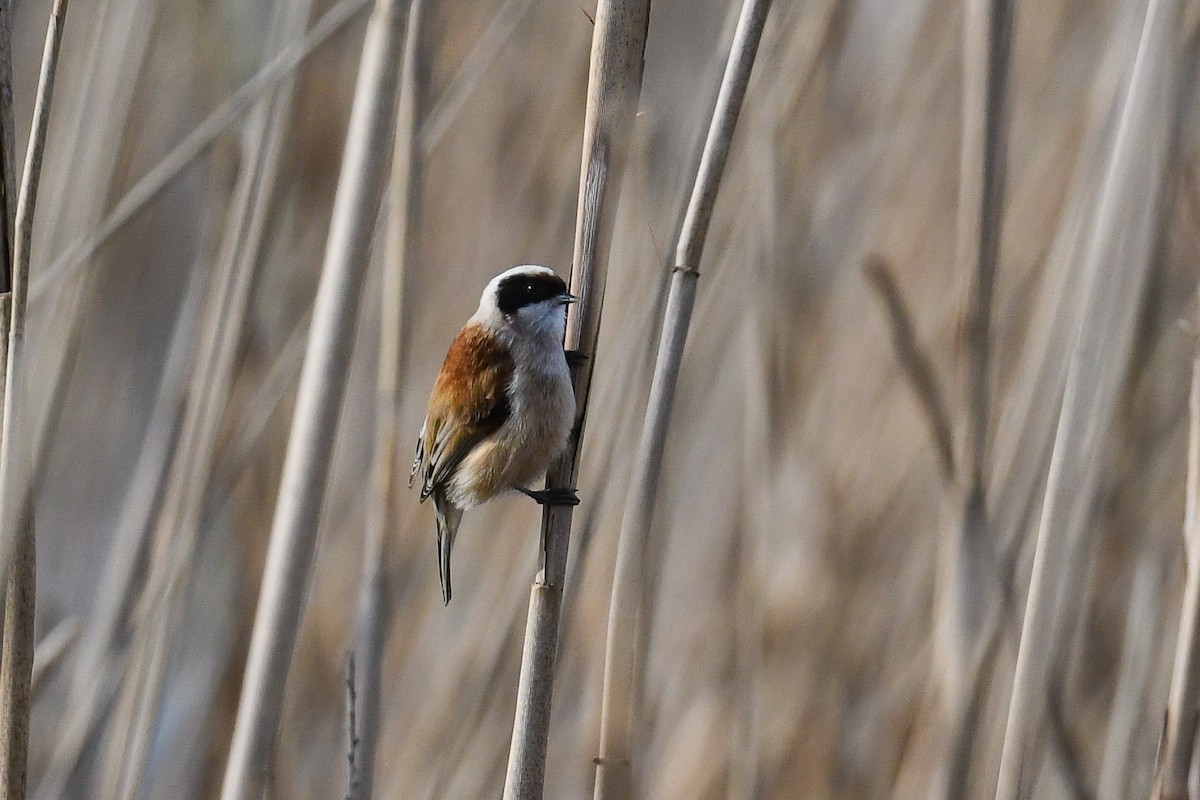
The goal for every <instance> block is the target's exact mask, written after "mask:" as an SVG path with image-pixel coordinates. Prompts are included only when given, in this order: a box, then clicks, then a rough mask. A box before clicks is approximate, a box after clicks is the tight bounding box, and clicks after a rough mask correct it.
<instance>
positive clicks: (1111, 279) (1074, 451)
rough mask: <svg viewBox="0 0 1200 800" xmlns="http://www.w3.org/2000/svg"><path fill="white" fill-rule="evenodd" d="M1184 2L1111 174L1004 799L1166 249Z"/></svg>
mask: <svg viewBox="0 0 1200 800" xmlns="http://www.w3.org/2000/svg"><path fill="white" fill-rule="evenodd" d="M1181 8H1182V4H1181V3H1180V2H1179V0H1151V1H1150V3H1149V4H1148V7H1147V9H1146V16H1145V21H1144V25H1143V28H1142V33H1141V35H1140V38H1139V46H1138V53H1137V57H1136V59H1135V62H1134V67H1133V71H1132V74H1131V76H1130V79H1129V88H1128V92H1127V93H1126V96H1125V101H1124V104H1123V108H1122V110H1121V115H1120V121H1119V123H1118V126H1117V134H1116V139H1115V141H1114V143H1113V147H1112V151H1111V154H1110V158H1109V161H1108V164H1107V168H1106V172H1105V177H1104V181H1103V186H1102V189H1101V197H1100V204H1099V207H1098V213H1097V218H1096V224H1095V228H1094V229H1093V231H1092V235H1091V237H1090V240H1089V242H1088V245H1087V251H1086V252H1087V255H1086V259H1085V263H1084V269H1085V272H1086V273H1087V274H1089V275H1094V276H1095V277H1094V279H1093V282H1092V285H1091V288H1090V290H1089V291H1088V294H1087V305H1086V309H1085V311H1084V314H1083V317H1082V319H1081V322H1080V325H1079V327H1078V329H1077V330H1076V332H1075V335H1074V351H1073V353H1072V356H1071V361H1070V367H1069V370H1068V375H1067V382H1066V390H1065V393H1064V396H1063V401H1062V407H1061V411H1060V414H1059V422H1058V430H1057V433H1056V435H1055V440H1054V449H1053V453H1052V455H1051V459H1050V471H1049V475H1048V477H1047V482H1046V492H1045V497H1044V500H1043V505H1042V515H1041V522H1040V525H1039V528H1038V533H1037V544H1036V547H1035V551H1034V559H1033V570H1032V575H1031V577H1030V586H1029V595H1028V600H1027V601H1026V607H1025V617H1024V622H1023V625H1022V629H1021V643H1020V648H1019V650H1018V654H1017V665H1016V674H1015V676H1014V679H1013V690H1012V697H1011V699H1010V703H1009V712H1008V723H1007V726H1006V729H1005V736H1004V747H1003V751H1002V755H1001V763H1000V774H999V779H998V782H997V788H996V797H997V800H1018V798H1020V797H1022V796H1024V795H1023V793H1022V792H1023V787H1022V775H1023V774H1025V775H1029V774H1031V773H1032V772H1033V771H1034V768H1035V766H1036V765H1034V764H1029V763H1027V760H1028V759H1029V757H1030V756H1034V755H1036V750H1035V748H1034V741H1035V738H1036V737H1037V736H1038V735H1039V733H1040V731H1041V726H1042V722H1043V720H1044V718H1045V709H1046V704H1047V697H1048V688H1049V686H1048V683H1049V681H1050V680H1052V679H1053V674H1054V669H1053V667H1054V663H1055V652H1056V650H1057V643H1058V642H1060V641H1063V640H1064V639H1066V638H1067V635H1068V629H1069V627H1070V625H1071V621H1072V620H1073V619H1074V615H1075V613H1076V611H1077V607H1078V595H1079V590H1078V584H1079V583H1080V581H1081V580H1082V573H1083V564H1084V563H1085V559H1086V555H1087V549H1088V546H1089V539H1088V537H1087V535H1086V534H1087V532H1086V528H1087V521H1088V519H1089V515H1090V512H1091V508H1092V501H1093V498H1094V496H1095V491H1096V486H1097V480H1098V471H1099V470H1098V464H1099V462H1100V461H1101V460H1102V459H1101V458H1100V448H1101V447H1102V445H1103V442H1104V438H1105V433H1106V431H1107V429H1108V426H1109V423H1110V421H1111V418H1112V415H1113V411H1114V409H1115V407H1116V402H1117V397H1118V394H1119V391H1120V387H1121V384H1122V382H1123V380H1124V376H1125V372H1126V369H1127V366H1128V361H1129V356H1130V352H1131V348H1132V340H1133V335H1134V327H1135V321H1136V319H1137V312H1138V306H1139V304H1138V298H1139V297H1140V295H1141V290H1142V287H1143V285H1144V282H1145V278H1146V276H1147V274H1148V272H1149V269H1150V264H1151V261H1152V253H1153V250H1154V246H1155V244H1156V242H1157V239H1158V232H1159V227H1160V209H1161V206H1162V199H1163V198H1162V196H1163V184H1164V177H1165V173H1166V164H1167V162H1168V153H1169V151H1170V135H1171V132H1170V127H1171V126H1169V125H1164V124H1163V122H1162V121H1163V120H1164V119H1173V118H1174V106H1176V104H1177V103H1178V86H1177V81H1178V72H1179V70H1178V60H1179V59H1178V58H1177V57H1176V56H1177V52H1178V50H1179V48H1178V43H1177V42H1176V35H1177V33H1178V31H1179V22H1180V19H1181V16H1180V15H1181Z"/></svg>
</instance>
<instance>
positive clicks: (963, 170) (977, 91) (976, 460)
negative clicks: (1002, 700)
mask: <svg viewBox="0 0 1200 800" xmlns="http://www.w3.org/2000/svg"><path fill="white" fill-rule="evenodd" d="M1013 15H1014V3H1013V2H1012V0H971V2H968V3H967V7H966V10H965V12H964V32H963V92H962V106H963V108H962V131H963V132H962V149H961V154H960V157H961V161H960V167H959V189H958V229H957V234H958V235H957V248H956V249H957V253H956V262H957V265H958V268H959V270H960V274H962V275H964V276H969V279H970V284H971V286H970V291H969V297H968V302H967V308H966V311H965V315H964V316H965V327H966V350H967V359H966V381H965V386H964V388H965V402H964V403H963V409H964V411H965V414H964V417H965V419H964V420H963V422H964V423H965V424H964V425H963V428H964V429H965V430H963V432H962V433H961V434H960V436H959V447H960V455H959V457H958V458H957V459H956V461H957V464H958V475H957V480H956V481H955V482H954V483H953V485H952V487H951V490H950V492H949V495H950V496H949V498H948V499H949V501H950V503H952V506H953V508H954V513H953V514H952V515H951V517H952V518H956V519H955V521H954V523H953V524H954V530H953V531H952V532H949V534H948V535H946V536H943V537H942V539H941V541H942V542H944V543H945V544H946V545H947V552H945V553H943V554H942V563H941V564H940V565H939V570H940V573H941V578H940V580H941V583H942V586H941V589H940V594H941V600H940V609H939V616H940V617H941V624H942V626H943V631H942V635H943V636H944V637H946V640H947V641H946V644H947V645H948V647H947V649H948V650H949V652H948V653H947V656H948V658H947V660H946V664H945V665H944V666H945V668H946V673H945V675H944V678H945V682H946V689H947V695H948V697H947V700H948V701H949V705H950V707H951V708H952V709H954V708H957V707H958V706H960V705H961V704H962V703H961V700H960V698H962V697H963V695H964V692H965V691H966V689H967V687H968V686H969V685H970V684H971V683H973V680H972V675H973V674H974V673H975V672H977V671H978V661H979V657H980V655H981V651H982V649H983V646H984V643H985V642H986V639H987V637H986V636H981V632H982V631H983V630H984V628H985V627H986V620H985V618H986V617H987V616H988V615H989V614H991V613H995V611H996V609H997V608H998V606H999V598H1000V595H999V593H998V591H997V589H998V586H999V582H998V572H997V569H996V557H995V542H994V541H993V538H992V536H991V532H990V530H989V528H990V526H989V522H988V519H987V492H986V486H985V483H984V465H985V456H986V450H987V439H988V420H989V419H990V417H991V407H992V401H991V389H990V387H991V363H992V353H991V347H992V345H991V327H992V323H991V319H992V305H993V294H994V288H995V283H996V271H997V262H998V257H999V249H1000V231H1001V226H1002V222H1003V212H1004V190H1005V185H1004V184H1005V173H1006V162H1007V130H1008V116H1009V110H1008V105H1009V103H1008V90H1007V87H1008V72H1009V60H1010V58H1009V56H1010V51H1011V38H1012V27H1013ZM951 713H952V714H953V713H955V712H954V711H952V712H951Z"/></svg>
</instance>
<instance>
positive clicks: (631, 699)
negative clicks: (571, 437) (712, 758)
mask: <svg viewBox="0 0 1200 800" xmlns="http://www.w3.org/2000/svg"><path fill="white" fill-rule="evenodd" d="M770 6H771V3H770V0H744V2H743V4H742V10H741V15H740V17H739V18H738V22H737V28H736V31H735V33H734V37H733V44H732V46H731V48H730V51H729V60H728V62H727V63H726V66H725V73H724V76H723V77H722V80H721V89H720V92H719V93H718V95H717V103H716V107H715V108H714V109H713V114H712V120H711V122H710V124H709V129H708V136H707V138H706V140H705V143H704V152H703V154H702V155H701V158H700V166H699V167H698V169H697V171H696V178H695V181H694V183H693V185H692V191H691V195H690V197H689V199H688V206H687V212H686V214H685V216H684V221H683V227H682V229H681V231H680V234H679V241H678V243H677V245H676V248H675V260H674V269H673V270H672V272H671V287H670V291H669V294H668V296H667V309H666V317H665V319H664V320H663V332H662V338H661V339H660V341H659V349H658V357H657V360H656V362H655V367H654V377H653V379H652V381H651V384H650V398H649V401H648V405H647V409H646V415H647V416H646V424H645V427H644V428H643V429H642V437H641V440H640V442H639V444H638V450H637V455H636V457H635V460H634V467H633V472H632V474H631V477H630V487H631V489H630V493H629V497H628V499H627V501H626V506H625V516H624V521H623V522H622V525H621V536H620V539H619V540H618V545H617V564H616V571H615V573H614V576H613V590H612V600H611V602H610V605H609V617H608V640H607V647H606V653H605V659H604V696H603V700H602V706H601V717H600V720H601V721H600V754H599V757H598V758H596V784H595V797H596V798H597V800H615V798H624V797H630V796H631V795H632V792H633V786H634V780H633V773H634V769H633V767H634V765H633V744H634V739H635V722H636V718H637V705H638V695H639V693H640V688H641V672H642V670H643V666H642V665H643V661H644V658H645V653H644V652H643V649H644V648H642V647H639V646H638V640H639V634H638V628H639V624H645V620H643V619H642V614H643V610H644V609H643V606H644V603H645V595H646V591H645V589H646V583H647V581H648V580H649V578H650V576H649V575H647V574H646V559H645V555H646V547H647V542H648V540H649V538H650V522H651V519H652V517H653V512H654V503H655V499H656V495H657V491H658V480H659V476H660V475H661V473H662V456H663V447H664V445H665V443H666V435H667V425H668V422H669V420H670V414H671V406H672V402H673V400H674V397H675V387H676V385H677V383H678V380H679V367H680V364H681V362H682V360H683V348H684V345H685V343H686V341H687V331H688V325H689V324H690V322H691V317H692V307H693V305H694V303H695V297H696V282H697V281H698V280H699V278H700V257H701V255H702V254H703V251H704V242H705V238H706V237H707V235H708V227H709V223H710V222H711V220H712V213H713V207H714V205H715V203H716V199H717V191H718V190H719V189H720V185H721V177H722V175H723V174H724V170H725V162H726V160H727V159H728V156H729V147H730V143H731V142H732V140H733V133H734V129H735V128H736V126H737V121H738V115H739V113H740V112H741V108H742V101H743V99H744V98H745V95H746V86H747V85H748V84H749V81H750V70H751V68H752V67H753V66H754V56H755V54H756V53H757V51H758V43H759V41H760V39H761V37H762V31H763V26H764V24H765V22H766V18H767V11H768V10H769V9H770Z"/></svg>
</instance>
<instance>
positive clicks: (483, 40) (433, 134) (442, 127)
mask: <svg viewBox="0 0 1200 800" xmlns="http://www.w3.org/2000/svg"><path fill="white" fill-rule="evenodd" d="M531 5H533V0H504V3H503V5H501V6H500V8H498V9H497V10H496V13H495V14H493V15H492V21H491V23H489V24H488V27H487V29H486V30H485V31H484V32H483V34H482V35H481V36H480V37H479V41H478V42H476V43H475V46H474V47H473V48H472V49H471V52H470V53H469V54H468V55H467V57H466V58H465V59H464V60H463V63H462V66H461V67H459V69H458V71H457V72H456V73H455V75H454V79H453V80H452V81H451V82H450V84H449V86H448V87H447V89H446V91H445V93H443V94H442V96H441V97H439V98H438V101H437V104H436V105H434V106H433V108H431V109H430V111H429V116H428V117H427V118H426V119H425V120H424V121H423V122H422V123H421V127H420V132H419V136H418V146H419V148H420V150H421V152H423V153H428V152H430V151H431V150H433V149H434V148H435V147H437V144H438V142H440V141H441V140H442V137H443V136H445V134H446V132H447V131H449V130H450V126H451V125H452V124H453V123H454V120H455V118H456V117H458V114H459V112H460V111H462V109H463V107H464V106H465V105H466V104H467V100H469V99H470V98H471V94H472V93H473V92H474V91H475V88H476V87H477V86H479V82H480V80H482V78H483V76H484V75H486V74H487V71H488V68H489V67H490V66H491V65H492V64H493V62H495V60H496V56H498V55H499V54H500V51H501V50H502V49H503V47H504V45H505V44H506V43H507V42H508V41H509V40H510V39H511V38H512V35H513V34H514V33H515V32H516V31H517V30H518V29H519V27H520V24H521V19H522V17H524V16H525V12H527V11H528V10H529V7H530V6H531Z"/></svg>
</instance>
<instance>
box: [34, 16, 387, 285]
mask: <svg viewBox="0 0 1200 800" xmlns="http://www.w3.org/2000/svg"><path fill="white" fill-rule="evenodd" d="M369 2H370V0H338V3H337V4H336V5H334V6H333V7H331V8H330V9H329V10H328V11H326V12H325V13H324V14H323V15H322V16H321V18H320V19H318V20H317V21H316V22H315V23H313V25H312V27H311V28H309V30H308V33H306V34H305V35H304V37H303V38H302V39H301V40H300V41H298V42H296V43H295V44H293V45H291V46H290V47H287V48H286V49H284V50H283V51H282V52H280V53H279V54H278V55H277V56H275V57H274V58H273V59H271V61H270V62H269V63H268V64H266V65H265V66H264V67H262V69H260V70H259V71H258V72H257V73H255V74H254V76H253V77H251V78H250V79H249V80H248V81H246V82H245V83H244V84H242V85H241V86H240V87H239V88H238V90H237V91H236V92H234V93H233V94H232V95H230V97H229V98H228V99H226V100H225V101H224V102H223V103H221V105H219V106H217V107H216V108H215V109H213V111H212V113H210V114H209V115H208V116H207V117H205V118H204V120H203V121H202V122H201V123H200V124H199V125H197V126H196V127H195V128H194V129H193V130H192V132H191V133H189V134H188V135H187V136H185V137H184V138H183V140H182V141H181V142H179V144H177V145H175V146H174V147H173V148H171V150H170V152H168V153H167V154H166V155H165V156H163V158H162V159H161V160H160V161H159V162H158V163H157V164H155V165H154V166H153V167H152V168H151V169H150V171H148V172H147V173H146V174H145V175H143V176H142V177H141V178H139V179H138V180H137V182H136V183H134V185H133V186H132V187H130V189H129V191H127V192H126V193H125V194H124V195H123V196H122V197H121V199H120V200H118V201H117V202H116V203H115V204H114V205H113V206H112V209H111V210H110V211H109V212H108V214H107V215H106V216H105V217H104V219H103V220H102V221H101V222H100V224H99V225H98V226H97V227H96V229H95V230H94V231H92V232H90V233H89V234H87V235H84V236H80V237H79V238H77V239H75V241H73V242H72V243H71V244H70V245H69V246H68V247H67V248H66V250H65V251H64V252H63V253H62V254H61V255H59V257H58V258H56V259H55V260H54V262H53V263H51V264H50V265H49V266H48V267H47V268H46V269H45V270H43V271H42V272H41V273H40V274H39V275H38V276H37V280H35V281H34V282H33V284H32V285H31V286H30V291H29V296H30V299H31V300H34V301H37V300H39V299H40V298H41V297H42V295H43V294H44V293H45V292H46V291H47V290H49V289H50V288H51V286H53V285H54V284H56V283H58V282H59V281H61V280H65V279H66V278H67V277H69V276H70V275H73V274H74V273H75V272H76V271H77V270H79V269H81V268H82V267H83V265H84V264H86V263H87V262H88V261H89V260H90V259H91V258H92V257H93V256H94V255H95V254H96V251H97V250H98V249H99V248H100V247H101V245H103V244H104V243H105V242H107V241H108V240H109V239H110V238H111V237H112V236H113V235H114V234H115V233H117V231H119V230H121V229H122V228H123V227H124V226H125V224H126V223H127V222H129V220H130V219H132V218H133V216H134V215H135V214H136V213H137V212H138V211H140V210H141V209H142V208H144V207H145V206H146V205H147V204H148V203H149V202H150V201H151V200H153V199H154V198H155V197H157V196H158V194H159V192H161V191H162V190H163V189H164V188H166V187H167V186H168V185H170V183H171V181H172V180H173V179H174V178H176V177H177V176H178V175H179V174H180V173H181V172H183V170H184V169H186V168H187V167H188V166H189V165H190V164H191V163H192V162H193V161H195V160H196V159H197V158H199V157H200V155H201V154H203V153H204V152H205V151H206V150H207V149H208V148H209V147H210V146H211V145H212V144H213V142H215V141H216V140H217V138H218V137H219V136H221V135H222V134H223V133H224V132H225V131H226V130H227V129H228V128H229V127H230V126H232V125H234V124H235V123H236V122H237V121H238V120H239V119H241V118H242V116H243V115H244V114H246V112H248V111H249V110H250V109H251V108H253V107H254V105H255V103H256V102H257V101H258V100H259V99H260V98H261V97H262V95H264V94H266V93H267V92H270V91H272V90H273V89H275V87H277V86H278V85H279V83H280V82H281V81H284V80H287V79H288V78H289V77H291V76H292V75H293V73H295V71H296V69H297V68H298V67H299V66H300V65H301V64H303V63H304V62H305V61H306V60H307V59H308V57H309V56H311V55H312V54H313V53H314V52H315V51H316V50H317V48H318V47H320V45H321V44H323V43H324V42H325V41H326V40H328V39H329V37H330V36H332V35H333V34H335V33H337V32H338V31H340V30H341V29H342V28H344V27H345V26H346V25H348V24H349V23H350V22H352V21H353V20H354V19H355V17H356V16H357V15H358V12H359V11H361V10H362V9H363V8H364V7H365V6H366V5H367V4H368V3H369Z"/></svg>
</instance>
